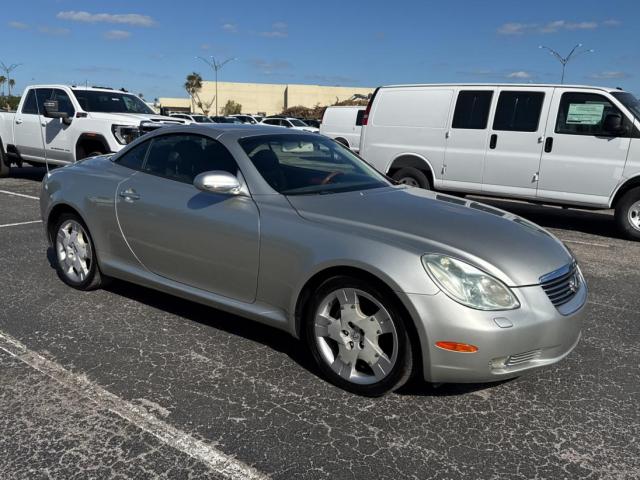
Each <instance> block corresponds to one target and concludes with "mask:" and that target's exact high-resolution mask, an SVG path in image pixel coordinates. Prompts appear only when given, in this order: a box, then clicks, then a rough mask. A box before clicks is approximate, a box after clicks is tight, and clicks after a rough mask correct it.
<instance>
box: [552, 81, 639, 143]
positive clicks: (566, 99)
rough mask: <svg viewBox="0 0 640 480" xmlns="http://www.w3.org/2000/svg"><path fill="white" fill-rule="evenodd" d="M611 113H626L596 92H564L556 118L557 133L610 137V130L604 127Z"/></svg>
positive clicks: (624, 116) (624, 117) (625, 118)
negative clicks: (605, 129)
mask: <svg viewBox="0 0 640 480" xmlns="http://www.w3.org/2000/svg"><path fill="white" fill-rule="evenodd" d="M609 114H618V115H621V116H622V118H623V121H625V120H626V122H627V124H629V121H628V120H627V117H626V115H623V114H622V112H621V111H620V110H619V109H618V108H617V107H616V106H615V105H613V104H612V103H611V102H610V101H609V100H607V98H606V97H604V96H602V95H598V94H595V93H578V92H570V93H563V94H562V98H561V100H560V108H559V109H558V118H557V120H556V133H563V134H565V135H589V136H603V137H610V136H611V133H610V132H608V133H607V132H605V131H604V130H603V128H602V126H603V123H604V119H605V118H606V116H607V115H609Z"/></svg>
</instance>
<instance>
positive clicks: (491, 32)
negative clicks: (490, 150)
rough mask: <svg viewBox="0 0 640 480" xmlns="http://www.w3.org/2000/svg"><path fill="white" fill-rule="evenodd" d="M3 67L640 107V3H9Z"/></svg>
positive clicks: (22, 81) (104, 77) (152, 85)
mask: <svg viewBox="0 0 640 480" xmlns="http://www.w3.org/2000/svg"><path fill="white" fill-rule="evenodd" d="M2 10H3V13H2V19H3V20H0V23H3V25H0V61H3V62H4V63H6V64H11V63H22V65H21V66H20V67H19V68H18V69H16V70H15V72H14V78H15V79H16V81H17V90H18V91H20V90H21V89H22V88H23V87H24V86H26V85H27V84H30V83H34V82H37V83H44V82H47V83H50V82H56V83H58V82H60V83H82V84H84V83H85V81H86V82H88V83H89V85H106V86H114V87H125V88H127V89H128V90H130V91H135V92H136V93H138V92H142V93H144V95H145V97H146V98H148V99H152V98H154V97H159V96H185V94H184V91H183V90H182V83H183V81H184V78H185V76H186V75H187V74H188V73H189V72H191V71H197V72H199V73H201V74H202V75H203V77H205V79H211V78H212V74H211V71H210V70H208V67H207V66H206V65H205V64H204V63H202V62H200V61H199V60H197V59H195V57H196V56H198V55H201V56H209V55H215V56H216V58H218V59H221V60H223V59H226V58H228V57H236V60H234V61H232V62H230V63H229V64H228V65H226V66H225V67H224V69H223V70H221V72H220V80H228V81H239V82H261V83H318V84H322V85H351V86H377V85H383V84H394V83H429V82H497V81H521V82H529V81H532V82H556V81H559V77H560V64H559V63H558V62H557V61H556V60H555V59H554V58H553V57H552V56H551V55H549V54H548V53H547V52H545V51H543V50H539V49H538V45H540V44H544V45H548V46H550V47H552V48H555V49H557V50H559V51H560V52H561V53H567V52H568V51H569V50H570V49H571V48H572V47H573V45H575V44H576V43H578V42H581V43H583V44H584V45H585V48H592V49H595V53H589V54H586V55H584V56H582V57H578V58H576V59H575V62H573V63H571V64H569V66H568V67H567V78H566V82H568V83H580V84H585V83H586V84H598V85H608V86H621V87H623V88H625V89H628V90H630V91H633V92H634V93H636V94H640V50H639V49H638V34H637V31H636V30H635V29H636V27H637V25H638V20H640V2H638V1H637V0H627V1H618V0H610V1H608V2H603V1H601V0H599V1H594V0H579V1H558V0H555V1H548V0H537V1H533V2H521V1H517V0H509V1H502V0H496V1H489V0H487V1H483V2H480V1H475V0H467V1H461V0H449V1H448V2H444V1H438V2H432V1H428V0H413V1H405V0H395V1H389V0H387V1H378V0H370V1H351V2H349V1H348V0H342V1H334V0H318V1H312V2H310V1H303V0H297V1H296V0H268V1H267V0H262V1H253V0H231V1H222V0H208V1H207V0H191V1H189V2H177V1H175V0H172V1H160V0H110V1H109V2H105V1H97V0H22V1H12V2H7V3H6V4H5V2H3V9H2Z"/></svg>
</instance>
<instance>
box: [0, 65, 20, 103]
mask: <svg viewBox="0 0 640 480" xmlns="http://www.w3.org/2000/svg"><path fill="white" fill-rule="evenodd" d="M20 65H22V64H21V63H12V64H11V65H6V64H5V63H4V62H0V70H2V71H3V72H4V74H5V76H6V78H7V85H8V86H9V96H11V87H12V86H13V84H14V82H13V81H12V78H11V72H13V71H14V70H15V69H16V68H18V67H19V66H20ZM3 90H4V89H3Z"/></svg>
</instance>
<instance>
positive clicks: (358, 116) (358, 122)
mask: <svg viewBox="0 0 640 480" xmlns="http://www.w3.org/2000/svg"><path fill="white" fill-rule="evenodd" d="M364 112H365V111H364V110H358V113H357V114H356V126H357V127H361V126H362V117H364Z"/></svg>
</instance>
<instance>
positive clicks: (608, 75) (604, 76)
mask: <svg viewBox="0 0 640 480" xmlns="http://www.w3.org/2000/svg"><path fill="white" fill-rule="evenodd" d="M630 76H631V75H629V74H628V73H627V72H620V71H604V72H598V73H592V74H591V75H589V78H592V79H594V80H616V79H622V78H629V77H630Z"/></svg>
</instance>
